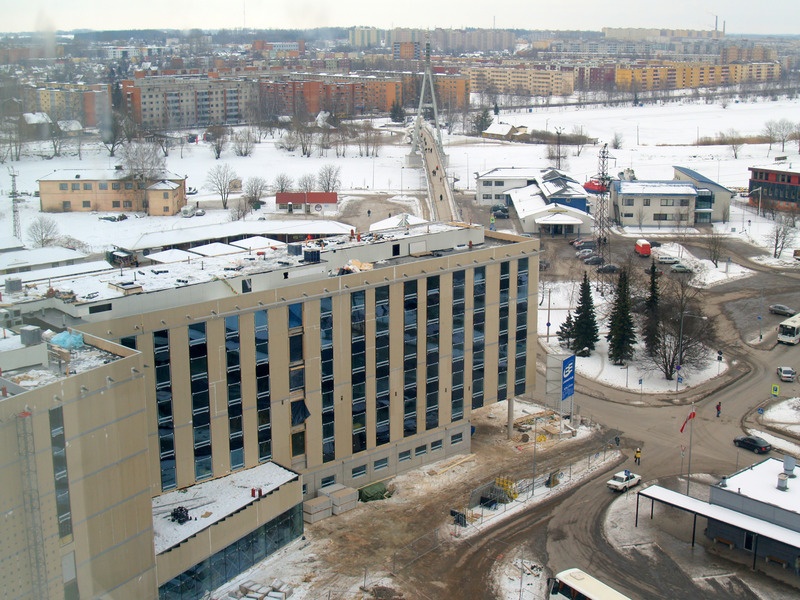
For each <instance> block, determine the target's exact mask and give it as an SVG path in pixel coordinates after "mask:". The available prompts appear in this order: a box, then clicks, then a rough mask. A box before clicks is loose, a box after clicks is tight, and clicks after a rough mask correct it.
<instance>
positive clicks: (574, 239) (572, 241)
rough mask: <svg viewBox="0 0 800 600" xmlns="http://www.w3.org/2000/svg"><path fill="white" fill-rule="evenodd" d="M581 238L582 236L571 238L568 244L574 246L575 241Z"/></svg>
mask: <svg viewBox="0 0 800 600" xmlns="http://www.w3.org/2000/svg"><path fill="white" fill-rule="evenodd" d="M581 240H583V238H580V237H576V238H572V239H571V240H570V241H569V245H570V246H574V245H575V244H577V243H578V242H580V241H581Z"/></svg>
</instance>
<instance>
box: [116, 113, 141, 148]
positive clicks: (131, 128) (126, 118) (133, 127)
mask: <svg viewBox="0 0 800 600" xmlns="http://www.w3.org/2000/svg"><path fill="white" fill-rule="evenodd" d="M121 123H122V135H123V136H124V137H125V141H126V142H128V143H129V144H130V143H131V142H132V141H133V140H135V139H136V138H138V137H139V136H140V135H141V131H140V129H139V124H138V123H137V122H136V121H134V120H133V117H131V115H129V114H124V115H122V121H121Z"/></svg>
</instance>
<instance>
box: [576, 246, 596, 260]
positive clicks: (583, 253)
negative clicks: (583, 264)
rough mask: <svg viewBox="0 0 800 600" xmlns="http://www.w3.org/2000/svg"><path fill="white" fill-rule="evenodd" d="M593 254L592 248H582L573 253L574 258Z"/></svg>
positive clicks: (587, 256)
mask: <svg viewBox="0 0 800 600" xmlns="http://www.w3.org/2000/svg"><path fill="white" fill-rule="evenodd" d="M593 254H594V250H592V249H591V248H583V249H581V250H578V251H577V252H576V253H575V258H589V257H590V256H592V255H593Z"/></svg>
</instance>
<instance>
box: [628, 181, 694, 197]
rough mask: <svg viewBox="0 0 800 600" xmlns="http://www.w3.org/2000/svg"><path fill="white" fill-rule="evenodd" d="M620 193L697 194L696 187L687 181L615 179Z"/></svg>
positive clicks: (654, 194)
mask: <svg viewBox="0 0 800 600" xmlns="http://www.w3.org/2000/svg"><path fill="white" fill-rule="evenodd" d="M614 183H615V184H616V185H618V188H617V189H618V191H619V193H620V194H624V195H627V196H633V195H647V196H697V188H695V187H694V184H692V183H689V182H688V181H641V180H637V181H615V182H614Z"/></svg>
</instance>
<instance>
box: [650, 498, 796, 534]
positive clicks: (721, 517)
mask: <svg viewBox="0 0 800 600" xmlns="http://www.w3.org/2000/svg"><path fill="white" fill-rule="evenodd" d="M638 495H639V496H644V497H645V498H652V499H653V500H658V501H659V502H663V503H665V504H669V505H670V506H677V507H678V508H682V509H684V510H687V511H689V512H693V513H696V514H698V515H701V516H703V517H707V518H711V519H715V520H717V521H721V522H723V523H729V524H731V525H733V526H734V527H738V528H740V529H744V530H745V531H750V532H753V533H757V534H758V535H762V536H765V537H768V538H770V539H772V540H776V541H779V542H783V543H784V544H789V545H790V546H793V547H795V548H800V532H798V531H793V530H791V529H787V528H786V527H781V526H780V525H775V524H774V523H770V522H769V521H764V520H762V519H757V518H756V517H751V516H749V515H745V514H742V513H740V512H737V511H735V510H731V509H730V508H725V507H724V506H717V505H714V504H710V503H708V502H704V501H703V500H698V499H697V498H692V497H691V496H685V495H683V494H681V493H679V492H674V491H672V490H668V489H667V488H663V487H661V486H660V485H651V486H650V487H648V488H645V489H643V490H641V491H639V492H638ZM795 502H797V500H796V499H795Z"/></svg>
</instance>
